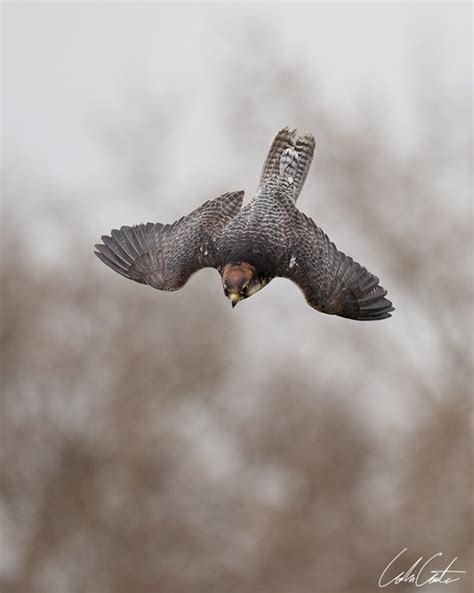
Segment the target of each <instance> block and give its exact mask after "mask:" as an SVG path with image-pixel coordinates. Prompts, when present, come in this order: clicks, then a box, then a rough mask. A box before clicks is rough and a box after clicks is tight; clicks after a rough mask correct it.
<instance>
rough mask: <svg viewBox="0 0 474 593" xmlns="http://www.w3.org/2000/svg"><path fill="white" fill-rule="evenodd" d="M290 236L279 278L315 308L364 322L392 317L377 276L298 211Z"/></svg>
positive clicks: (293, 220) (278, 274) (384, 292)
mask: <svg viewBox="0 0 474 593" xmlns="http://www.w3.org/2000/svg"><path fill="white" fill-rule="evenodd" d="M289 233H290V236H289V247H288V249H289V251H288V254H287V257H286V258H285V260H284V261H282V262H280V264H279V266H278V269H277V273H276V275H277V276H281V277H283V278H289V279H290V280H292V281H293V282H295V283H296V284H297V285H298V286H299V287H300V288H301V290H302V291H303V293H304V295H305V297H306V300H307V302H308V304H309V305H311V307H314V308H315V309H318V311H321V312H323V313H328V314H330V315H339V316H341V317H348V318H350V319H358V320H364V321H369V320H378V319H386V318H387V317H391V315H390V312H391V311H393V310H394V309H393V307H392V303H391V302H390V301H389V300H388V299H386V298H385V295H386V294H387V291H386V290H384V289H383V288H382V287H381V286H380V285H379V279H378V278H377V276H374V275H373V274H371V273H370V272H369V271H368V270H367V269H366V268H364V267H363V266H361V265H360V264H358V263H357V262H355V261H354V260H353V259H352V258H351V257H348V256H347V255H344V253H342V252H341V251H338V250H337V248H336V246H335V245H334V243H332V242H331V241H330V240H329V238H328V236H327V235H326V234H325V233H324V232H323V231H322V230H321V229H320V228H319V227H318V226H317V225H316V223H315V222H314V221H313V220H311V218H309V217H307V216H306V215H305V214H303V213H302V212H300V211H299V210H297V209H296V208H295V210H294V213H293V217H292V222H291V225H290V229H289Z"/></svg>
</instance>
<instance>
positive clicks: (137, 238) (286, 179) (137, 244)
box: [95, 128, 394, 320]
mask: <svg viewBox="0 0 474 593" xmlns="http://www.w3.org/2000/svg"><path fill="white" fill-rule="evenodd" d="M314 148H315V140H314V136H313V135H312V134H304V135H302V136H297V134H296V130H293V131H290V130H289V129H288V128H284V129H283V130H281V131H280V132H278V134H277V136H276V138H275V140H274V141H273V143H272V145H271V147H270V150H269V152H268V155H267V158H266V161H265V164H264V166H263V171H262V175H261V179H260V185H259V187H258V190H257V193H256V194H255V196H254V197H253V198H252V200H251V201H250V202H249V203H248V204H246V205H245V206H243V205H242V202H243V197H244V192H243V191H237V192H230V193H226V194H224V195H222V196H220V197H218V198H215V199H213V200H209V201H207V202H205V203H204V204H202V206H200V207H199V208H197V209H196V210H194V211H193V212H191V213H190V214H188V215H187V216H184V217H183V218H180V219H179V220H178V221H176V222H174V223H173V224H161V223H159V222H158V223H151V222H149V223H147V224H139V225H136V226H123V227H121V228H120V230H116V229H115V230H113V231H111V233H110V235H104V236H103V237H102V243H100V244H98V245H96V246H95V247H96V251H95V254H96V255H97V257H98V258H99V259H100V260H101V261H103V262H104V263H105V264H106V265H108V266H109V267H110V268H112V269H113V270H115V271H116V272H118V273H119V274H121V275H122V276H125V278H129V279H130V280H135V282H140V283H142V284H149V285H150V286H152V287H153V288H157V289H158V290H169V291H171V290H178V289H179V288H181V287H182V286H184V284H185V283H186V282H187V280H188V279H189V277H190V276H191V275H192V274H194V273H195V272H197V271H198V270H200V269H201V268H209V267H210V268H215V269H216V270H217V271H218V272H219V274H220V276H221V279H222V286H223V289H224V294H225V296H226V297H227V298H228V299H229V301H230V302H231V303H232V307H235V305H236V304H237V303H238V302H240V301H242V300H244V299H247V298H248V297H250V296H252V295H253V294H255V293H256V292H258V291H259V290H261V289H262V288H263V287H264V286H266V285H267V284H268V283H269V282H270V281H271V280H272V279H273V278H276V277H282V278H288V279H289V280H292V281H293V282H294V283H295V284H297V285H298V286H299V288H300V289H301V290H302V292H303V294H304V296H305V298H306V301H307V302H308V304H309V305H310V306H311V307H313V308H314V309H317V310H318V311H321V312H323V313H328V314H330V315H339V316H341V317H347V318H350V319H358V320H377V319H386V318H387V317H391V315H390V312H391V311H393V310H394V309H393V307H392V303H391V302H390V301H389V300H388V299H387V298H385V296H386V294H387V291H386V290H384V289H383V288H382V287H381V286H380V285H379V279H378V278H377V277H376V276H374V275H373V274H371V273H370V272H369V271H367V269H366V268H364V267H362V266H361V265H360V264H358V263H356V262H355V261H354V260H353V259H352V258H351V257H348V256H346V255H344V253H342V252H341V251H338V249H337V248H336V246H335V245H334V243H332V242H331V241H330V240H329V238H328V237H327V235H326V234H325V233H324V232H323V231H322V230H321V229H320V228H319V227H318V226H317V225H316V223H315V222H314V221H313V220H312V219H311V218H309V217H308V216H306V215H305V214H303V212H301V211H300V210H299V209H298V208H297V207H296V201H297V199H298V196H299V195H300V193H301V190H302V188H303V185H304V182H305V180H306V176H307V175H308V171H309V168H310V166H311V161H312V159H313V154H314Z"/></svg>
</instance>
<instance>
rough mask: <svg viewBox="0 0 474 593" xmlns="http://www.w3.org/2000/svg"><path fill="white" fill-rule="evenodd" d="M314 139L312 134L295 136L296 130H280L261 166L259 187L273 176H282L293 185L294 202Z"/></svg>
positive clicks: (311, 154)
mask: <svg viewBox="0 0 474 593" xmlns="http://www.w3.org/2000/svg"><path fill="white" fill-rule="evenodd" d="M314 148H315V140H314V136H313V135H312V134H304V135H303V136H296V130H293V131H290V130H289V129H288V128H284V129H283V130H280V131H279V132H278V134H277V135H276V137H275V140H274V141H273V143H272V145H271V147H270V150H269V152H268V155H267V158H266V161H265V164H264V166H263V171H262V177H261V179H260V187H261V186H262V185H264V184H265V183H267V182H268V181H270V180H271V179H272V178H274V177H283V178H285V179H288V180H290V182H291V183H292V185H293V195H294V199H295V202H296V200H297V199H298V196H299V195H300V193H301V190H302V189H303V185H304V182H305V181H306V177H307V176H308V172H309V169H310V167H311V161H312V160H313V154H314Z"/></svg>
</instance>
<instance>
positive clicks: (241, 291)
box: [240, 285, 248, 296]
mask: <svg viewBox="0 0 474 593" xmlns="http://www.w3.org/2000/svg"><path fill="white" fill-rule="evenodd" d="M247 290H248V285H246V286H242V288H241V289H240V295H241V296H245V295H246V294H247Z"/></svg>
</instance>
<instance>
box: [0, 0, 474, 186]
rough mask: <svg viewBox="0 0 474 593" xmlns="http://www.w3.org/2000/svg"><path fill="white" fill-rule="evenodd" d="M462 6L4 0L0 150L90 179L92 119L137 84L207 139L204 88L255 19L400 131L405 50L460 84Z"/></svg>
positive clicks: (405, 93)
mask: <svg viewBox="0 0 474 593" xmlns="http://www.w3.org/2000/svg"><path fill="white" fill-rule="evenodd" d="M471 12H472V8H471V6H470V4H469V3H465V4H455V3H444V4H443V3H437V4H428V3H418V4H412V3H399V4H386V3H360V4H359V3H351V4H340V3H332V4H324V3H322V4H309V3H307V4H296V3H285V4H273V3H272V4H270V3H264V4H227V3H225V4H224V3H210V4H200V3H193V4H181V3H174V4H164V3H163V4H162V3H155V4H152V3H143V4H138V3H120V4H115V3H82V4H69V3H62V4H61V3H51V4H46V3H44V4H43V3H41V4H40V3H38V4H27V3H19V4H4V5H3V25H2V26H3V50H4V51H3V89H2V105H3V107H2V115H3V141H4V156H5V157H6V162H7V163H20V164H21V165H22V167H24V168H28V170H29V171H30V172H31V173H32V174H33V175H35V174H37V175H39V176H40V177H42V178H45V179H48V180H50V181H51V182H52V183H53V184H57V185H58V186H59V187H78V186H80V185H81V184H83V183H86V182H87V181H88V180H90V179H91V178H100V177H101V171H102V167H103V161H102V156H103V146H101V145H100V142H98V139H97V135H96V133H95V126H96V124H97V122H101V121H103V120H104V119H106V118H109V120H110V121H114V119H116V120H117V121H120V119H121V117H123V115H124V112H126V110H127V107H128V101H129V100H130V97H133V96H134V95H135V94H138V95H139V94H140V93H143V94H144V95H145V94H150V96H156V97H168V98H171V100H173V99H174V98H183V97H188V96H189V108H188V110H187V112H188V117H189V127H190V129H191V130H192V129H195V130H196V131H198V132H199V130H202V129H203V127H204V126H205V127H206V128H207V132H208V133H209V134H210V135H211V137H216V141H217V142H218V141H219V134H220V131H219V129H217V126H216V124H215V120H213V110H214V108H215V106H214V104H213V101H214V100H215V99H214V97H215V89H216V85H218V84H219V77H220V73H221V71H222V68H223V67H225V63H226V61H227V60H228V59H229V58H230V57H231V56H233V55H235V49H236V44H242V43H244V42H245V36H244V35H243V32H245V31H246V30H247V29H248V27H251V26H253V25H255V24H256V23H257V24H258V23H265V24H266V25H267V28H268V29H269V30H270V31H271V35H273V36H274V37H275V38H276V39H277V40H278V45H281V47H282V48H283V49H284V50H285V52H286V53H287V55H288V56H289V58H290V60H291V56H295V58H297V59H298V60H301V61H302V62H303V63H306V64H307V65H308V66H309V67H310V68H311V69H312V70H313V71H314V73H315V75H317V76H318V78H319V79H320V80H321V81H322V84H321V92H322V93H324V95H325V98H326V100H327V99H329V100H330V101H331V102H333V104H334V106H335V107H338V108H340V109H342V110H350V109H351V108H352V106H353V105H354V104H355V102H356V98H357V97H360V96H361V95H363V96H371V97H372V98H374V99H379V100H380V101H383V102H384V104H385V105H386V106H387V109H389V110H390V117H389V118H387V120H388V121H389V123H390V125H391V126H392V128H394V129H400V130H401V131H402V133H403V134H405V135H409V133H410V128H411V123H413V122H411V120H410V117H409V114H408V113H407V105H408V104H410V100H409V99H410V98H411V97H410V94H411V92H412V90H411V89H412V87H413V77H414V75H415V74H416V69H415V68H414V65H413V57H414V56H415V55H416V56H417V57H418V58H419V60H420V63H421V64H423V63H426V64H427V67H433V66H434V65H435V66H436V67H438V66H439V69H440V71H443V72H444V74H443V75H444V76H449V78H450V81H451V83H452V87H453V88H456V87H461V86H465V85H466V84H468V83H469V80H470V76H471V74H470V72H471V60H470V43H471ZM255 59H256V60H258V55H256V56H255ZM282 123H283V125H284V123H286V122H278V123H277V122H275V127H277V128H278V127H281V125H282ZM290 125H291V123H290ZM203 158H205V159H208V158H209V155H206V154H205V155H204V156H203Z"/></svg>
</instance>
